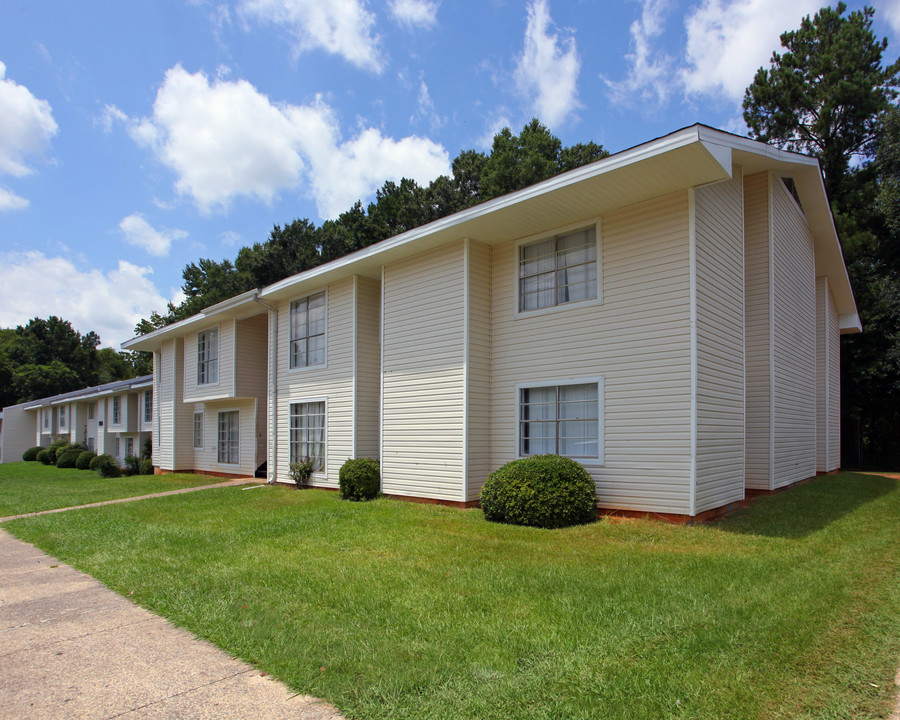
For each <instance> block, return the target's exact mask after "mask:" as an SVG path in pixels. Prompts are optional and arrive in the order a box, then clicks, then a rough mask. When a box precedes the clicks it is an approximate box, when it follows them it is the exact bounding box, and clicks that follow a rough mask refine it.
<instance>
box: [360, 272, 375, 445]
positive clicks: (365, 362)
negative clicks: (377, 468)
mask: <svg viewBox="0 0 900 720" xmlns="http://www.w3.org/2000/svg"><path fill="white" fill-rule="evenodd" d="M356 291H357V298H356V328H355V332H356V456H357V457H370V458H377V457H378V431H379V414H378V407H379V402H380V397H381V372H380V365H381V350H380V348H379V337H380V335H381V331H380V330H379V327H378V324H379V322H380V320H381V311H380V305H381V282H380V281H378V280H372V279H371V278H367V277H358V278H357V286H356Z"/></svg>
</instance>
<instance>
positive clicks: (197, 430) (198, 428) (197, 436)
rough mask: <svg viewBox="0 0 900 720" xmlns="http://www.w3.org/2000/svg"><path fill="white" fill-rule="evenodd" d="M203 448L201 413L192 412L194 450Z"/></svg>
mask: <svg viewBox="0 0 900 720" xmlns="http://www.w3.org/2000/svg"><path fill="white" fill-rule="evenodd" d="M202 449H203V413H202V412H198V413H194V450H202Z"/></svg>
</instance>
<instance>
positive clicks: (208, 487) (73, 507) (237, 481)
mask: <svg viewBox="0 0 900 720" xmlns="http://www.w3.org/2000/svg"><path fill="white" fill-rule="evenodd" d="M265 482H266V481H265V480H260V479H258V478H252V477H245V478H234V479H233V480H225V481H224V482H217V483H213V484H212V485H197V486H196V487H188V488H179V489H178V490H165V491H163V492H157V493H150V494H149V495H135V496H134V497H126V498H117V499H116V500H103V501H101V502H95V503H88V504H87V505H71V506H69V507H61V508H54V509H53V510H38V511H37V512H30V513H22V514H21V515H10V516H9V517H0V522H6V521H7V520H18V519H19V518H27V517H35V516H36V515H50V514H52V513H61V512H66V511H67V510H81V509H82V508H92V507H101V506H103V505H118V504H119V503H126V502H134V501H135V500H145V499H147V498H155V497H163V496H164V495H181V494H182V493H189V492H196V491H197V490H212V489H214V488H221V487H229V486H230V485H252V484H254V483H255V484H257V485H263V484H265Z"/></svg>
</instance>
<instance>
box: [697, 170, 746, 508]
mask: <svg viewBox="0 0 900 720" xmlns="http://www.w3.org/2000/svg"><path fill="white" fill-rule="evenodd" d="M734 172H735V176H736V177H735V179H734V180H731V181H726V182H721V183H717V184H715V185H708V186H705V187H701V188H698V189H697V190H696V192H695V204H694V212H695V242H696V268H697V269H696V276H697V285H696V287H697V298H696V303H697V450H696V453H697V464H696V484H697V485H696V505H695V512H697V513H700V512H703V511H704V510H709V509H711V508H716V507H721V506H722V505H725V504H727V503H731V502H735V501H737V500H741V499H742V498H743V497H744V228H743V188H742V183H741V176H740V173H741V170H740V168H735V171H734Z"/></svg>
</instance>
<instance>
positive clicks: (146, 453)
mask: <svg viewBox="0 0 900 720" xmlns="http://www.w3.org/2000/svg"><path fill="white" fill-rule="evenodd" d="M141 457H142V458H143V459H145V460H152V459H153V442H152V441H151V440H150V438H147V439H146V440H144V449H143V451H142V452H141ZM141 475H146V473H141Z"/></svg>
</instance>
